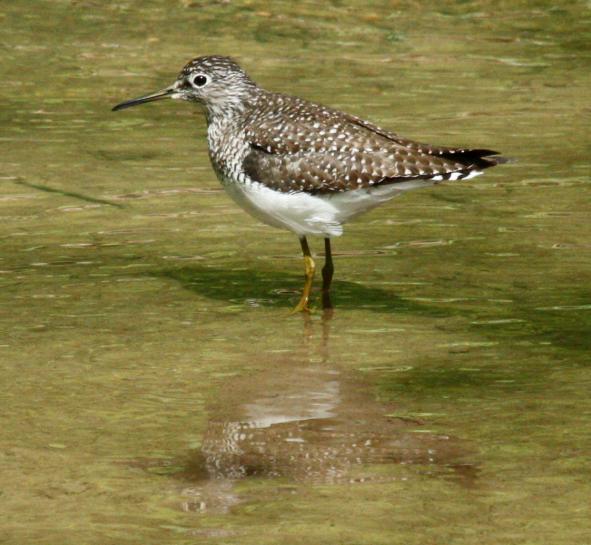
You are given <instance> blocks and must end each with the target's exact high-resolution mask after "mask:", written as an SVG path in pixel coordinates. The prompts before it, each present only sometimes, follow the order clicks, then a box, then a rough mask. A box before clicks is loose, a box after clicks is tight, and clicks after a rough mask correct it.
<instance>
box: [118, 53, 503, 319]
mask: <svg viewBox="0 0 591 545" xmlns="http://www.w3.org/2000/svg"><path fill="white" fill-rule="evenodd" d="M164 98H172V99H179V100H186V101H189V102H195V103H197V104H199V105H201V106H202V107H203V108H204V110H205V113H206V117H207V127H208V128H207V141H208V145H209V157H210V159H211V163H212V165H213V168H214V170H215V172H216V174H217V176H218V178H219V179H220V180H221V183H222V185H223V186H224V188H225V189H226V191H227V192H228V193H229V194H230V196H231V197H232V198H233V199H234V200H235V201H236V202H237V203H238V204H239V205H240V206H242V207H243V208H244V209H246V211H248V212H249V213H250V214H252V215H253V216H254V217H256V218H258V219H259V220H261V221H262V222H264V223H266V224H268V225H272V226H274V227H279V228H282V229H287V230H289V231H292V232H293V233H295V234H296V235H297V236H298V237H299V239H300V244H301V247H302V251H303V254H304V264H305V283H304V289H303V292H302V296H301V298H300V301H299V303H298V304H297V306H296V307H295V309H294V312H297V311H308V310H309V306H308V304H309V303H308V301H309V298H310V291H311V288H312V280H313V277H314V271H315V264H314V261H313V259H312V255H311V254H310V248H309V246H308V241H307V239H306V237H307V236H308V235H316V236H321V237H324V248H325V264H324V267H323V269H322V280H323V281H322V294H323V297H322V300H323V306H324V308H330V307H331V302H330V296H329V290H330V283H331V280H332V276H333V270H334V268H333V262H332V256H331V247H330V239H331V238H332V237H337V236H340V235H341V234H342V232H343V224H344V223H346V222H348V221H349V220H351V219H353V218H355V217H356V216H358V215H359V214H361V213H363V212H367V211H368V210H371V209H372V208H374V207H376V206H378V205H379V204H381V203H383V202H385V201H387V200H389V199H391V198H393V197H395V196H397V195H400V194H401V193H403V192H404V191H406V190H408V189H415V188H420V187H428V186H430V185H432V184H435V183H438V182H442V181H444V180H451V181H455V180H462V179H468V178H472V177H474V176H476V175H478V174H482V170H483V169H485V168H489V167H492V166H494V165H496V164H499V163H501V162H504V159H503V158H502V157H499V156H498V152H496V151H492V150H488V149H470V148H449V147H440V146H432V145H429V144H421V143H418V142H413V141H412V140H407V139H406V138H402V137H401V136H399V135H397V134H396V133H393V132H390V131H388V130H385V129H382V128H380V127H378V126H377V125H374V124H373V123H370V122H368V121H364V120H363V119H360V118H359V117H355V116H353V115H350V114H347V113H344V112H340V111H338V110H334V109H331V108H328V107H326V106H322V105H320V104H315V103H312V102H308V101H306V100H303V99H301V98H297V97H293V96H288V95H283V94H279V93H273V92H270V91H266V90H264V89H262V88H261V87H259V86H258V85H257V84H256V83H255V82H254V81H253V80H252V79H251V78H250V77H249V76H248V75H247V74H246V72H245V71H244V70H243V69H242V68H240V66H239V65H238V64H237V63H236V62H235V61H234V60H233V59H231V58H229V57H223V56H203V57H197V58H196V59H194V60H192V61H190V62H189V63H188V64H187V65H186V66H185V67H184V68H183V69H182V71H181V73H180V74H179V75H178V77H177V79H176V81H175V82H174V83H173V84H172V85H171V86H169V87H166V88H164V89H162V90H161V91H158V92H156V93H153V94H150V95H146V96H142V97H139V98H135V99H132V100H128V101H126V102H122V103H121V104H118V105H117V106H115V107H114V108H113V110H122V109H124V108H129V107H130V106H135V105H137V104H143V103H145V102H152V101H154V100H160V99H164ZM495 156H496V157H495Z"/></svg>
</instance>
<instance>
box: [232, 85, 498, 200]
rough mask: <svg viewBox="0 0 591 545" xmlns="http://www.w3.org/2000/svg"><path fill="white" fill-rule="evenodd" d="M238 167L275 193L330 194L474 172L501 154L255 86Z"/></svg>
mask: <svg viewBox="0 0 591 545" xmlns="http://www.w3.org/2000/svg"><path fill="white" fill-rule="evenodd" d="M243 130H244V133H243V134H244V135H245V138H246V139H247V141H248V144H249V148H248V150H247V153H246V155H245V158H244V172H245V173H246V174H247V175H248V177H250V178H251V179H253V180H256V181H258V182H260V183H263V184H265V185H266V186H267V187H269V188H272V189H274V190H276V191H282V192H300V191H303V192H307V193H313V194H330V193H339V192H345V191H351V190H356V189H362V188H370V187H373V186H377V185H384V184H395V183H403V182H408V181H412V180H425V181H427V180H430V181H433V182H438V181H443V180H447V179H452V180H457V179H462V178H466V177H468V176H473V175H475V174H476V173H480V171H481V170H482V169H484V168H488V167H491V166H494V165H495V164H497V163H499V162H501V161H502V159H501V158H500V157H491V156H494V155H496V153H497V152H494V151H492V150H486V149H464V148H448V147H437V146H432V145H428V144H421V143H418V142H414V141H412V140H408V139H405V138H402V137H400V136H399V135H397V134H395V133H393V132H390V131H387V130H384V129H382V128H380V127H378V126H377V125H374V124H372V123H370V122H368V121H364V120H362V119H360V118H358V117H355V116H352V115H349V114H346V113H344V112H340V111H338V110H334V109H331V108H328V107H326V106H322V105H319V104H314V103H312V102H308V101H306V100H303V99H301V98H297V97H292V96H288V95H281V94H278V93H270V92H267V91H263V90H260V93H259V95H258V96H257V99H256V102H255V104H254V107H252V108H250V110H249V111H248V112H247V113H246V115H245V117H244V121H243Z"/></svg>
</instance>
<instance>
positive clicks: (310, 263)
mask: <svg viewBox="0 0 591 545" xmlns="http://www.w3.org/2000/svg"><path fill="white" fill-rule="evenodd" d="M300 244H301V245H302V252H303V254H304V270H305V274H306V281H305V282H304V291H303V292H302V297H301V298H300V302H299V303H298V304H297V305H296V306H295V308H294V309H293V311H292V312H293V313H295V312H310V307H309V306H308V301H309V300H310V292H311V291H312V281H313V280H314V272H315V271H316V264H315V263H314V260H313V259H312V254H311V253H310V247H309V246H308V241H307V240H306V237H300Z"/></svg>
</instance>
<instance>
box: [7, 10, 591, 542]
mask: <svg viewBox="0 0 591 545" xmlns="http://www.w3.org/2000/svg"><path fill="white" fill-rule="evenodd" d="M425 6H426V5H425ZM425 6H421V5H420V4H417V3H413V2H402V3H391V2H376V3H372V6H371V7H369V8H368V7H367V6H366V4H365V3H361V2H332V3H326V4H325V5H323V6H321V7H318V6H317V5H316V4H313V3H307V2H304V3H299V4H297V5H296V4H293V3H290V2H274V3H273V4H272V5H271V6H269V5H268V4H267V3H262V2H254V1H253V2H243V3H226V2H190V1H178V2H158V1H150V2H141V3H140V2H132V1H125V2H113V3H109V4H108V5H104V4H102V3H98V2H92V1H74V2H69V1H60V2H38V3H37V4H36V5H35V9H33V8H32V7H31V5H30V3H29V2H23V1H14V2H11V3H10V5H8V4H7V5H5V6H3V7H2V8H0V20H1V22H2V34H1V38H2V39H1V45H2V51H3V58H4V63H3V70H2V76H3V77H2V78H1V81H0V95H1V98H2V104H3V107H2V109H1V111H0V125H1V128H2V130H1V133H0V141H1V143H2V156H1V157H0V180H1V191H0V201H1V205H0V210H1V215H2V218H1V223H0V244H1V252H0V282H1V286H2V289H1V290H0V298H1V308H0V310H1V314H0V331H1V332H2V336H1V337H0V361H1V362H2V365H1V366H0V381H1V384H2V385H3V388H2V399H1V400H2V408H3V410H2V412H1V415H0V469H1V472H0V510H1V512H2V520H1V521H0V541H2V542H5V543H19V544H28V543H31V544H32V543H35V544H48V545H50V544H51V545H53V544H55V543H60V544H64V545H67V544H76V545H80V544H100V545H106V544H111V543H112V544H122V543H130V544H145V543H171V544H184V543H232V544H234V543H240V544H244V545H248V544H250V543H253V544H255V543H256V544H257V545H260V544H267V543H268V544H275V543H285V544H292V543H293V544H296V543H307V544H308V543H327V544H332V543H334V544H335V545H336V544H339V545H340V544H343V543H351V544H353V543H355V544H367V545H380V544H388V545H391V544H397V543H400V544H405V545H406V544H417V545H418V544H421V545H422V544H425V543H432V544H441V545H448V544H450V543H454V544H474V543H478V544H479V545H480V544H488V543H490V544H495V545H496V544H498V543H507V544H522V543H523V544H526V543H527V544H532V543H553V544H561V543H564V544H568V545H572V544H573V543H585V542H586V541H588V536H589V533H590V530H591V528H590V526H591V525H590V523H589V520H591V518H590V517H589V496H590V493H591V489H590V486H589V462H590V460H589V452H590V448H591V438H590V436H589V421H590V416H591V404H590V402H589V394H588V392H589V387H590V386H591V371H590V369H589V349H590V344H591V342H590V339H591V335H590V333H589V326H590V321H591V320H590V311H591V290H590V289H589V286H590V285H591V274H590V268H589V262H590V257H591V255H590V254H591V242H590V241H591V224H590V222H589V213H590V211H591V210H590V209H591V199H590V191H589V187H590V186H589V169H590V164H589V136H588V135H589V130H588V126H589V118H590V113H591V109H590V107H589V104H590V100H589V99H590V92H589V89H591V77H590V74H591V72H590V70H589V69H590V67H591V59H590V49H589V43H591V26H590V16H589V15H590V12H589V4H588V3H586V2H582V1H581V2H562V3H559V4H556V3H550V2H543V1H539V2H512V3H506V4H499V3H497V2H488V1H480V2H461V3H455V2H442V3H439V4H437V6H436V7H431V6H430V7H428V8H426V7H425ZM206 53H220V54H231V55H235V56H237V57H238V58H239V59H240V61H241V62H242V64H243V65H244V67H245V68H246V69H247V70H248V71H249V73H251V75H252V76H253V77H254V79H256V80H257V81H259V82H260V83H261V84H262V85H264V86H266V87H268V88H272V89H274V90H278V91H282V92H289V93H293V94H297V95H300V96H304V97H306V98H309V99H312V100H317V101H320V102H324V103H328V104H330V105H332V106H335V107H339V108H343V109H346V110H348V111H350V112H352V113H355V114H358V115H361V116H363V117H365V118H369V119H372V120H373V121H375V122H378V123H380V124H382V125H383V126H385V127H388V128H391V129H394V130H396V131H398V132H400V133H401V134H403V135H405V136H408V137H412V138H416V139H419V140H423V141H427V142H433V143H439V144H447V145H458V146H460V145H472V146H475V147H488V148H492V149H498V150H499V151H502V152H503V153H504V154H506V155H508V156H512V157H515V158H516V159H517V161H516V162H514V163H512V164H509V165H504V166H502V167H498V168H495V169H493V170H491V171H487V173H486V175H485V176H482V177H479V178H477V179H475V180H471V181H469V182H467V183H463V184H455V185H453V184H442V185H440V186H438V187H435V188H433V189H429V190H425V191H420V192H414V193H411V194H407V195H405V196H404V197H402V198H400V199H398V200H396V201H393V202H391V203H390V204H388V205H386V206H383V207H381V208H379V209H377V210H375V211H372V212H371V213H369V214H367V215H366V216H364V217H363V218H362V219H360V221H358V222H357V223H354V224H351V225H349V226H348V227H347V229H346V234H345V236H344V237H343V238H342V239H339V240H337V241H335V243H334V250H335V265H336V280H335V283H334V302H335V304H336V307H337V308H336V311H335V313H334V315H333V316H332V317H330V316H324V315H323V314H322V312H321V311H319V310H317V311H316V312H315V313H313V314H312V315H311V316H310V317H309V318H305V317H301V316H289V315H288V309H289V308H290V307H292V306H293V305H294V304H295V303H296V301H297V298H298V293H299V289H300V288H301V284H302V268H303V267H302V263H301V258H300V256H299V245H298V243H297V240H296V239H295V237H294V236H293V235H290V234H288V233H283V232H280V231H276V230H274V229H272V228H269V227H265V226H262V225H260V224H258V223H257V222H255V221H254V220H252V219H251V218H250V217H248V216H247V215H246V214H245V213H244V212H242V211H241V210H239V209H237V208H236V206H235V205H234V204H233V203H232V202H231V201H230V200H229V199H228V198H227V197H226V195H225V194H224V193H223V191H222V190H221V189H220V186H219V183H218V182H217V180H216V179H215V177H214V175H213V173H212V171H211V169H210V167H209V164H208V160H207V150H206V145H205V140H204V136H205V125H204V120H203V116H202V115H201V114H200V113H199V112H198V111H196V110H194V109H192V108H191V107H190V106H188V105H186V104H178V103H172V101H171V102H170V103H159V104H153V105H146V106H143V107H141V108H134V109H133V110H129V111H128V112H127V111H126V112H120V113H118V114H114V113H111V112H110V111H109V109H110V107H111V106H112V105H113V104H115V103H117V102H120V101H121V100H124V99H126V98H130V97H133V96H138V95H140V94H143V93H145V92H150V91H153V90H156V89H159V88H161V87H163V86H164V85H167V84H169V83H170V82H171V81H172V79H173V78H174V77H175V75H176V74H177V73H178V70H179V69H180V68H181V66H182V65H183V64H184V63H185V62H186V61H187V60H188V59H190V58H191V57H193V56H196V55H200V54H206ZM321 248H322V245H321V241H316V240H314V241H312V249H313V251H314V252H319V254H318V259H319V261H320V262H321V260H322V256H321V254H320V252H321Z"/></svg>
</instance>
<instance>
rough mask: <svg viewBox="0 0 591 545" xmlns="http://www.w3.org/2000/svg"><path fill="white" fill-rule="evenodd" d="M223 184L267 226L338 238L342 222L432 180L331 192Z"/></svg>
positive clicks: (259, 184)
mask: <svg viewBox="0 0 591 545" xmlns="http://www.w3.org/2000/svg"><path fill="white" fill-rule="evenodd" d="M223 185H224V189H225V190H226V191H227V193H228V194H229V195H230V197H232V199H233V200H234V201H235V202H236V203H237V204H239V205H240V206H241V207H242V208H244V209H245V210H246V211H247V212H248V213H249V214H251V215H252V216H254V217H255V218H257V219H258V220H260V221H262V222H263V223H266V224H267V225H271V226H273V227H277V228H279V229H287V230H288V231H291V232H293V233H295V234H296V235H298V236H307V235H316V236H322V237H338V236H340V235H342V234H343V224H345V223H346V222H348V221H350V220H352V219H353V218H355V217H356V216H358V215H360V214H363V213H364V212H367V211H368V210H371V209H372V208H375V207H376V206H378V205H380V204H382V203H384V202H386V201H388V200H390V199H392V198H394V197H396V196H398V195H401V194H402V193H404V192H405V191H407V190H409V189H415V188H417V187H426V186H428V185H431V183H429V182H425V181H420V182H418V181H417V182H405V183H401V184H396V185H388V186H381V187H374V188H371V189H356V190H353V191H347V192H345V193H335V194H332V195H310V194H308V193H282V192H280V191H274V190H272V189H269V188H268V187H266V186H264V185H263V184H261V183H258V182H246V183H233V182H225V183H224V184H223Z"/></svg>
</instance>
